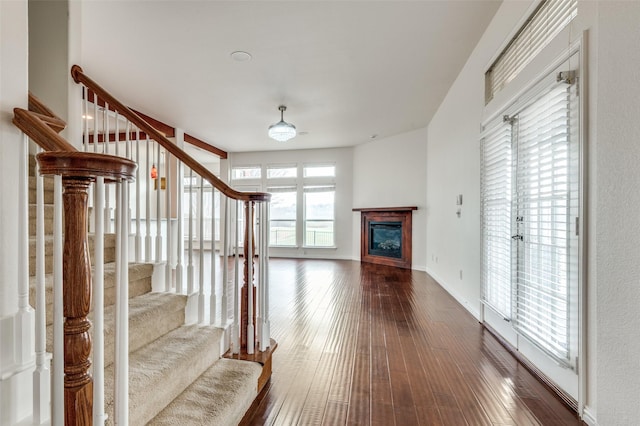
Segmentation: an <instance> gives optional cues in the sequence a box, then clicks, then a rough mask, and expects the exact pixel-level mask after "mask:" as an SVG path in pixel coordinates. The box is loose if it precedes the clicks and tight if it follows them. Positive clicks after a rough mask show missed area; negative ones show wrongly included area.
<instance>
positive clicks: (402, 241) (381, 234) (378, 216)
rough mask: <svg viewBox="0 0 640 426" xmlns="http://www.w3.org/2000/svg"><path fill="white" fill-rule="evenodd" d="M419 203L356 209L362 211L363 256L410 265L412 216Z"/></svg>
mask: <svg viewBox="0 0 640 426" xmlns="http://www.w3.org/2000/svg"><path fill="white" fill-rule="evenodd" d="M416 209H417V207H383V208H368V209H364V208H363V209H353V210H354V211H359V212H361V226H362V229H361V233H360V235H361V237H360V240H361V241H360V243H361V248H360V259H361V260H362V261H363V262H369V263H378V264H383V265H390V266H396V267H399V268H406V269H411V216H412V211H413V210H416Z"/></svg>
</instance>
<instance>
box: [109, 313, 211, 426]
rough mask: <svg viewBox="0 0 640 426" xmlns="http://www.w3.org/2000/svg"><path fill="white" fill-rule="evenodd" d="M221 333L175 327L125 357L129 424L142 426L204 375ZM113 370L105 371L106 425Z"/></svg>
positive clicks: (187, 327)
mask: <svg viewBox="0 0 640 426" xmlns="http://www.w3.org/2000/svg"><path fill="white" fill-rule="evenodd" d="M222 335H223V332H222V330H221V329H219V328H216V327H211V326H200V325H187V326H182V327H179V328H177V329H175V330H173V331H171V332H170V333H168V334H166V335H164V336H162V337H160V338H159V339H157V340H155V341H154V342H152V343H150V344H148V345H146V346H144V347H143V348H141V349H139V350H137V351H135V352H133V353H131V354H130V356H129V413H130V417H129V424H131V425H144V424H146V423H147V422H148V421H150V420H151V419H153V418H154V417H155V416H156V415H157V414H158V413H159V412H160V411H162V410H163V409H164V408H165V407H166V406H167V405H168V404H169V403H171V401H173V400H174V399H175V398H176V397H177V396H178V395H180V394H181V393H182V392H184V390H185V389H186V388H187V387H188V386H189V385H190V384H191V383H193V381H194V380H195V379H196V378H198V377H199V376H200V375H202V373H204V372H205V371H206V370H207V369H208V368H209V367H210V366H211V365H212V364H213V363H214V362H215V361H216V360H218V359H219V358H220V356H221V354H220V340H221V339H222ZM113 370H114V365H111V366H109V367H107V368H105V408H106V412H107V414H108V416H109V417H108V419H107V422H106V424H107V425H112V424H113Z"/></svg>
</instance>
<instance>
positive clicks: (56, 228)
mask: <svg viewBox="0 0 640 426" xmlns="http://www.w3.org/2000/svg"><path fill="white" fill-rule="evenodd" d="M96 140H97V139H96ZM62 247H63V240H62V176H54V177H53V386H52V390H51V393H52V395H53V400H52V404H51V405H52V422H51V424H53V425H56V426H57V425H63V424H64V330H63V322H64V319H63V301H62V253H63V248H62Z"/></svg>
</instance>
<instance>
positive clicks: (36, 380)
mask: <svg viewBox="0 0 640 426" xmlns="http://www.w3.org/2000/svg"><path fill="white" fill-rule="evenodd" d="M38 151H40V149H38ZM36 167H38V166H36ZM35 176H36V320H35V321H36V341H35V350H36V369H35V371H34V372H33V422H34V424H43V423H45V422H46V421H48V420H49V418H50V409H49V404H50V402H51V369H50V365H49V364H50V363H49V360H48V359H47V321H46V317H47V315H46V314H47V305H46V301H45V282H44V281H45V263H44V260H45V250H44V179H43V177H42V176H40V173H38V172H36V173H35Z"/></svg>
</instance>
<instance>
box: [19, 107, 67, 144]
mask: <svg viewBox="0 0 640 426" xmlns="http://www.w3.org/2000/svg"><path fill="white" fill-rule="evenodd" d="M42 117H43V115H41V114H39V113H36V112H32V111H27V110H26V109H23V108H14V109H13V124H15V125H16V127H18V128H19V129H20V130H22V131H23V132H24V133H25V134H26V135H27V136H29V137H30V138H31V139H32V140H33V141H34V142H35V143H37V144H38V145H39V146H40V147H42V149H44V150H45V151H70V152H73V151H77V149H76V148H75V147H74V146H73V145H71V144H70V143H69V142H67V141H66V140H65V139H64V138H63V137H62V136H60V135H59V134H58V133H56V131H54V130H53V129H52V128H51V127H50V126H49V125H48V124H47V122H45V121H44V120H43V118H42Z"/></svg>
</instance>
